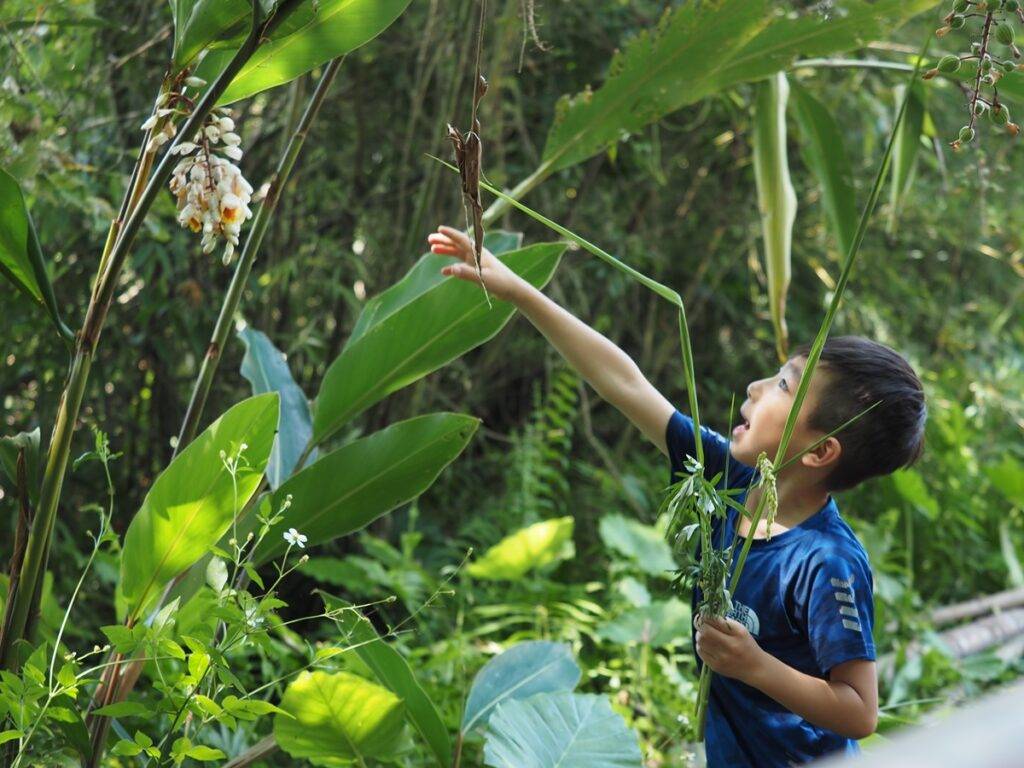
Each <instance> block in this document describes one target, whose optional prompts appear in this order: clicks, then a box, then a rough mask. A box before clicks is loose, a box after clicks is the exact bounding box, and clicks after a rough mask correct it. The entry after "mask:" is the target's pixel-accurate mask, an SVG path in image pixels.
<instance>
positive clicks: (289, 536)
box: [284, 528, 306, 549]
mask: <svg viewBox="0 0 1024 768" xmlns="http://www.w3.org/2000/svg"><path fill="white" fill-rule="evenodd" d="M284 540H285V541H287V542H288V543H289V544H291V545H292V546H293V547H298V548H299V549H305V548H306V536H305V535H303V534H301V533H299V532H298V531H297V530H295V529H294V528H289V529H288V530H287V531H285V532H284Z"/></svg>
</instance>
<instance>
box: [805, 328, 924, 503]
mask: <svg viewBox="0 0 1024 768" xmlns="http://www.w3.org/2000/svg"><path fill="white" fill-rule="evenodd" d="M809 352H810V345H808V344H804V345H801V346H800V347H799V348H797V349H796V350H795V351H794V353H793V357H804V358H806V357H807V355H808V353H809ZM817 370H822V371H824V372H825V373H826V374H827V375H826V376H825V377H824V383H823V384H822V385H821V387H820V395H819V398H818V402H817V405H816V407H815V408H814V410H813V412H812V413H811V414H810V417H809V419H808V422H807V423H808V424H809V425H810V427H811V428H812V429H816V430H819V431H821V432H825V433H828V432H831V431H832V430H834V429H836V428H838V427H839V426H841V425H842V424H844V423H845V422H847V421H849V420H850V419H852V418H853V417H854V416H856V415H857V414H858V413H861V412H862V411H864V409H866V408H868V407H869V406H870V405H871V404H872V403H875V402H878V401H881V402H879V404H878V405H877V406H875V407H874V408H872V409H871V410H870V411H868V412H867V413H866V414H864V415H863V416H861V417H860V418H859V419H857V420H856V421H855V422H853V424H850V425H849V426H847V427H845V428H844V429H843V430H842V431H840V432H838V433H837V434H836V436H835V437H836V439H837V440H838V441H839V444H840V445H841V446H842V448H843V450H842V453H841V454H840V456H839V462H838V463H837V464H836V466H835V468H834V469H833V470H832V472H831V474H829V475H828V477H827V478H826V479H825V484H826V487H827V488H828V490H830V491H845V490H847V489H848V488H853V487H854V486H855V485H858V484H859V483H861V482H863V481H864V480H867V479H868V478H869V477H875V476H877V475H887V474H889V473H890V472H894V471H896V470H897V469H900V468H901V467H908V466H910V465H911V464H913V463H914V462H915V461H917V459H918V457H919V456H920V455H921V451H922V450H923V448H924V423H925V419H926V418H927V408H926V406H925V402H924V390H923V389H922V387H921V380H920V379H919V378H918V377H917V374H916V373H914V369H913V368H911V367H910V364H909V363H908V362H907V361H906V360H905V359H904V358H903V357H902V356H901V355H900V354H899V353H898V352H896V351H894V350H892V349H890V348H889V347H887V346H885V345H884V344H879V343H878V342H875V341H871V340H870V339H865V338H864V337H862V336H838V337H836V338H831V339H828V340H827V341H826V342H825V347H824V349H823V350H822V352H821V359H820V362H819V364H818V368H817Z"/></svg>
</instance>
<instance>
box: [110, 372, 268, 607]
mask: <svg viewBox="0 0 1024 768" xmlns="http://www.w3.org/2000/svg"><path fill="white" fill-rule="evenodd" d="M277 402H278V398H277V394H276V393H273V392H272V393H269V394H265V395H258V396H256V397H251V398H249V399H248V400H243V401H242V402H241V403H239V404H238V405H236V406H234V407H233V408H231V409H230V410H228V411H227V413H225V414H224V415H223V416H221V417H220V418H219V419H217V420H216V421H215V422H213V424H211V425H210V426H209V427H207V429H206V430H205V431H204V432H203V433H202V434H201V435H199V437H197V438H196V439H195V440H194V441H192V442H191V443H190V444H189V445H188V447H186V448H185V450H184V451H182V452H181V453H180V454H178V455H177V456H176V457H175V459H174V460H173V461H172V462H171V463H170V465H169V466H168V467H167V469H165V470H164V471H163V472H162V473H160V476H159V477H157V479H156V481H155V482H154V483H153V487H152V488H150V490H149V493H147V494H146V498H145V500H144V501H143V503H142V508H141V509H139V511H138V513H136V515H135V517H134V518H133V519H132V522H131V524H130V525H129V526H128V531H127V532H126V533H125V536H124V549H123V551H122V553H121V580H120V583H119V597H120V601H123V606H124V608H125V609H126V611H127V614H128V616H129V617H132V618H137V617H138V616H140V615H141V614H142V613H144V611H145V610H146V608H147V607H148V606H149V604H150V603H151V602H152V601H153V600H155V599H156V598H157V597H158V596H159V594H160V591H161V590H162V588H163V587H164V585H165V584H166V583H167V582H168V581H170V580H171V579H172V578H174V577H175V576H177V575H178V574H179V573H181V572H182V571H184V570H185V569H186V568H188V567H189V566H191V565H192V564H193V563H195V562H196V561H198V560H199V559H200V558H201V557H202V556H203V555H205V554H206V553H207V551H208V550H209V548H210V547H211V546H213V545H214V544H216V543H217V540H218V539H219V538H220V537H221V536H222V535H223V534H224V533H225V532H226V531H227V530H228V528H229V527H230V526H231V521H232V520H233V519H234V517H235V515H236V514H237V513H238V512H239V511H240V510H241V509H242V507H243V506H244V505H245V503H246V502H247V501H248V500H249V498H250V497H251V496H252V495H253V494H254V493H255V492H256V489H257V488H258V487H259V485H260V482H261V480H262V479H263V470H264V468H265V467H266V465H267V460H268V459H269V457H270V450H271V446H272V445H273V442H274V428H275V427H276V426H277ZM243 443H244V444H245V445H246V448H245V450H244V451H243V452H242V454H241V455H242V459H243V460H242V461H241V462H240V464H239V467H238V470H237V472H236V473H235V477H234V478H232V476H231V474H230V473H229V472H228V470H227V469H226V468H225V466H224V463H223V461H222V460H221V451H223V452H224V453H225V455H226V456H228V457H231V456H235V455H237V454H238V452H239V451H240V449H241V445H242V444H243Z"/></svg>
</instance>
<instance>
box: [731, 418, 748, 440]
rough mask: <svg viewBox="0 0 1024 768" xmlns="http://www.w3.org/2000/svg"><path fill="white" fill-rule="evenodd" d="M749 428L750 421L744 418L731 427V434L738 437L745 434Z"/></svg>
mask: <svg viewBox="0 0 1024 768" xmlns="http://www.w3.org/2000/svg"><path fill="white" fill-rule="evenodd" d="M749 429H750V422H749V421H746V420H744V421H743V422H741V423H740V424H737V425H736V426H735V427H733V430H732V436H733V437H734V438H736V437H740V436H741V435H743V434H745V433H746V432H747V431H748V430H749Z"/></svg>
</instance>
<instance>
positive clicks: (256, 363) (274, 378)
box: [238, 326, 316, 489]
mask: <svg viewBox="0 0 1024 768" xmlns="http://www.w3.org/2000/svg"><path fill="white" fill-rule="evenodd" d="M238 338H240V339H241V340H242V342H243V343H244V344H245V357H244V358H242V369H241V370H242V375H243V376H245V378H246V379H248V380H249V383H250V384H252V393H253V394H254V395H261V394H263V393H264V392H277V393H278V395H280V397H281V415H280V418H279V420H278V424H277V438H276V439H275V440H274V449H273V451H271V453H270V461H269V463H268V464H267V482H269V483H270V487H271V488H272V489H276V488H278V487H280V485H281V483H283V482H284V481H285V480H287V479H288V477H290V476H291V474H292V472H294V471H295V465H296V464H297V463H298V461H299V457H300V456H302V452H303V451H304V450H305V449H306V445H307V444H308V443H309V440H310V438H311V437H312V436H313V422H312V420H311V418H310V415H309V401H308V400H306V395H305V394H304V393H303V391H302V390H301V389H300V388H299V385H298V384H296V383H295V380H294V379H293V378H292V374H291V371H289V370H288V363H287V362H286V358H285V356H284V354H283V353H282V352H281V351H280V350H278V349H277V347H275V346H274V345H273V343H271V341H270V339H268V338H267V336H266V334H265V333H263V332H261V331H257V330H256V329H254V328H250V327H248V326H246V327H245V328H243V329H242V330H240V331H239V332H238ZM315 458H316V451H314V452H313V453H312V454H310V457H309V461H313V460H315ZM307 463H308V461H307Z"/></svg>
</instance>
